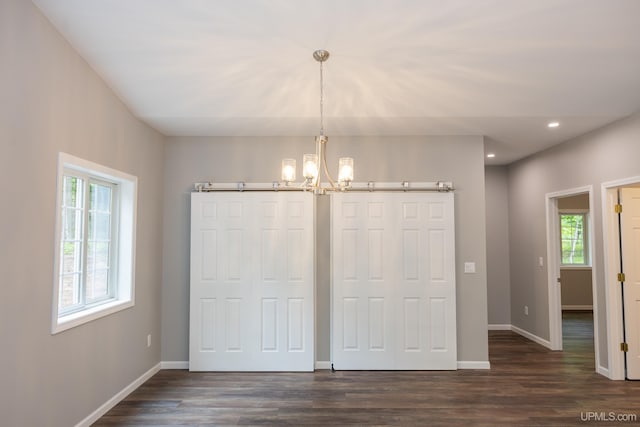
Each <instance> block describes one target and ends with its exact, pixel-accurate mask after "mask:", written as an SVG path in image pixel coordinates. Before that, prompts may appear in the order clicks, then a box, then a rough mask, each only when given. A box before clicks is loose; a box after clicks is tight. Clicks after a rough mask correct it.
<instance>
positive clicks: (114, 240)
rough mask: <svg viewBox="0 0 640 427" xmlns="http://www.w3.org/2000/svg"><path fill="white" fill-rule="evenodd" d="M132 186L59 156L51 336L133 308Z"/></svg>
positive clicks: (122, 177) (126, 178)
mask: <svg viewBox="0 0 640 427" xmlns="http://www.w3.org/2000/svg"><path fill="white" fill-rule="evenodd" d="M136 186H137V179H136V178H135V177H133V176H130V175H128V174H125V173H123V172H119V171H116V170H113V169H110V168H107V167H104V166H101V165H97V164H95V163H92V162H88V161H86V160H82V159H79V158H76V157H73V156H70V155H68V154H64V153H60V156H59V161H58V194H57V201H58V202H57V209H58V213H57V230H58V231H57V232H56V257H55V259H56V264H55V267H54V270H55V277H54V298H53V299H54V306H53V327H52V332H53V333H56V332H61V331H63V330H66V329H69V328H71V327H74V326H77V325H80V324H82V323H85V322H88V321H90V320H93V319H96V318H98V317H102V316H105V315H107V314H110V313H113V312H115V311H119V310H122V309H125V308H127V307H131V306H132V305H133V295H134V292H133V290H134V274H133V266H134V262H133V255H134V240H135V213H136Z"/></svg>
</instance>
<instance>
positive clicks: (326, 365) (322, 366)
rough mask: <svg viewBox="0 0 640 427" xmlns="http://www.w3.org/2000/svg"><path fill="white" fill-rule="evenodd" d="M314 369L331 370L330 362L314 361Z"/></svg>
mask: <svg viewBox="0 0 640 427" xmlns="http://www.w3.org/2000/svg"><path fill="white" fill-rule="evenodd" d="M316 369H318V370H320V369H331V362H328V361H324V360H316Z"/></svg>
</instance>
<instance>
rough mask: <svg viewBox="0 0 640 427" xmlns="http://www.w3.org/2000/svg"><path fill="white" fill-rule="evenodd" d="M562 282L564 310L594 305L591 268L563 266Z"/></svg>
mask: <svg viewBox="0 0 640 427" xmlns="http://www.w3.org/2000/svg"><path fill="white" fill-rule="evenodd" d="M560 282H561V283H562V285H561V289H560V293H561V299H562V308H563V310H575V309H579V308H580V307H582V308H584V306H592V305H593V288H592V283H593V280H592V279H591V268H586V267H585V268H561V269H560Z"/></svg>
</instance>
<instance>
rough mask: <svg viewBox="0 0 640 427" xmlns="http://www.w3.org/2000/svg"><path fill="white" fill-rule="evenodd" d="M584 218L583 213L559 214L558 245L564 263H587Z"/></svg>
mask: <svg viewBox="0 0 640 427" xmlns="http://www.w3.org/2000/svg"><path fill="white" fill-rule="evenodd" d="M585 219H586V215H585V214H560V239H561V241H560V246H561V250H562V264H564V265H587V264H588V263H589V259H588V254H587V252H586V247H587V245H586V240H585V236H586V230H585V225H586V221H585Z"/></svg>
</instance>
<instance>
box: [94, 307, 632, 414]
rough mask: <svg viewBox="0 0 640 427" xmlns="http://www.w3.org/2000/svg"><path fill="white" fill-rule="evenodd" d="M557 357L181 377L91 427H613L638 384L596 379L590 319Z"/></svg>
mask: <svg viewBox="0 0 640 427" xmlns="http://www.w3.org/2000/svg"><path fill="white" fill-rule="evenodd" d="M564 336H565V341H564V348H565V351H563V352H552V351H549V350H547V349H545V348H544V347H541V346H539V345H537V344H535V343H533V342H531V341H529V340H527V339H525V338H523V337H521V336H519V335H516V334H515V333H513V332H509V331H492V332H490V335H489V350H490V361H491V370H486V371H485V370H478V371H473V370H460V371H451V372H434V371H429V372H422V371H421V372H403V371H399V372H398V371H396V372H377V371H350V372H335V373H331V372H329V371H318V372H315V373H189V372H187V371H176V370H166V371H160V372H159V373H158V374H156V375H155V376H154V377H153V378H151V379H150V380H149V381H147V382H146V383H145V384H144V385H142V386H141V387H140V388H139V389H138V390H136V391H135V392H134V393H132V394H131V395H130V396H129V397H127V398H126V399H125V400H124V401H122V402H121V403H120V404H118V405H117V406H116V407H115V408H113V409H112V410H111V411H109V412H108V413H107V414H106V415H105V416H104V417H102V418H101V419H100V420H99V421H98V422H97V423H96V424H95V425H97V426H108V425H184V426H193V425H200V426H209V425H264V424H271V425H289V424H291V425H323V426H325V425H347V424H359V425H428V426H456V425H464V426H468V425H473V426H483V425H485V426H496V425H508V426H533V425H545V426H547V425H558V426H566V425H578V424H582V425H592V426H595V425H607V426H612V425H618V423H617V422H613V421H604V420H603V419H602V418H600V420H601V421H598V420H595V418H596V417H603V416H606V417H607V418H608V417H611V416H613V417H617V416H622V417H624V416H625V415H626V414H631V415H633V416H637V417H638V418H637V419H638V421H636V422H635V423H634V422H626V423H623V424H625V425H634V424H637V423H638V422H640V382H629V381H610V380H608V379H606V378H604V377H603V376H601V375H598V374H596V373H595V368H594V353H593V323H592V320H591V318H590V317H589V315H585V314H582V315H580V314H578V315H575V314H570V315H567V316H566V318H565V321H564Z"/></svg>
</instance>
